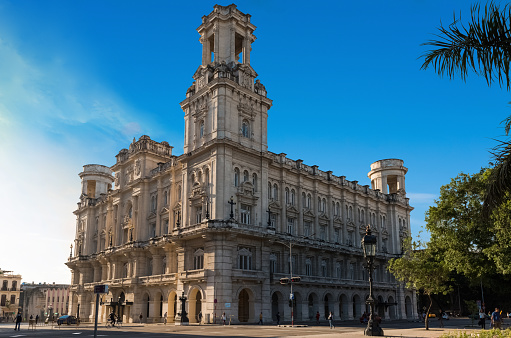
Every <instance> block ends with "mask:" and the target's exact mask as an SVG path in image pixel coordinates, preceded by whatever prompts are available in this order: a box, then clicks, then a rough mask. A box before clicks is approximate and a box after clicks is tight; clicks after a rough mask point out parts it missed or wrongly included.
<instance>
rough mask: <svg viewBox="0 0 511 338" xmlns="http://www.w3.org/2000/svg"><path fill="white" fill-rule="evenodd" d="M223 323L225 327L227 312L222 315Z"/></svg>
mask: <svg viewBox="0 0 511 338" xmlns="http://www.w3.org/2000/svg"><path fill="white" fill-rule="evenodd" d="M222 322H224V325H225V312H224V313H222Z"/></svg>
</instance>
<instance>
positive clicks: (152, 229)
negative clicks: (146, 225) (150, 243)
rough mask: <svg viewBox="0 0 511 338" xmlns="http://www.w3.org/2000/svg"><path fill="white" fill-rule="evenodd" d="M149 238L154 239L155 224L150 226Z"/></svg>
mask: <svg viewBox="0 0 511 338" xmlns="http://www.w3.org/2000/svg"><path fill="white" fill-rule="evenodd" d="M149 237H151V238H152V237H156V223H152V224H151V233H150V234H149Z"/></svg>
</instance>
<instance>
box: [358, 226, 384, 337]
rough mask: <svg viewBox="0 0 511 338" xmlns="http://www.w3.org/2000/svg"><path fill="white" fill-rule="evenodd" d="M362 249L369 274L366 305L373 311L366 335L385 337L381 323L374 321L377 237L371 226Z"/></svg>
mask: <svg viewBox="0 0 511 338" xmlns="http://www.w3.org/2000/svg"><path fill="white" fill-rule="evenodd" d="M362 249H363V250H364V258H365V259H366V260H367V270H368V272H369V297H368V298H367V300H366V304H368V305H369V307H370V309H371V313H370V315H369V321H368V322H367V327H366V329H365V331H364V335H366V336H383V330H382V328H381V327H380V324H379V322H378V321H377V320H375V319H374V298H373V263H374V257H375V256H376V236H374V235H372V234H371V227H370V226H369V225H368V226H367V227H366V234H365V236H364V238H362Z"/></svg>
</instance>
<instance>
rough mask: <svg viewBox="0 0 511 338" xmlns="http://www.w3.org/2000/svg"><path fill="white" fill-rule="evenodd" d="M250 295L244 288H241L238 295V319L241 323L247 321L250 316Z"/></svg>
mask: <svg viewBox="0 0 511 338" xmlns="http://www.w3.org/2000/svg"><path fill="white" fill-rule="evenodd" d="M249 300H250V297H249V295H248V292H247V290H246V289H243V290H241V292H240V295H239V297H238V320H239V321H240V322H242V323H246V322H248V319H249V318H250V302H249Z"/></svg>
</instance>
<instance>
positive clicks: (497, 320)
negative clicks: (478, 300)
mask: <svg viewBox="0 0 511 338" xmlns="http://www.w3.org/2000/svg"><path fill="white" fill-rule="evenodd" d="M488 314H489V313H488ZM489 317H490V323H491V327H492V328H494V329H499V330H500V328H501V327H502V311H499V308H497V307H496V308H495V311H493V312H492V313H491V314H489ZM486 318H487V315H486V313H484V309H481V310H479V323H478V324H479V326H481V328H482V329H483V330H486Z"/></svg>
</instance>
